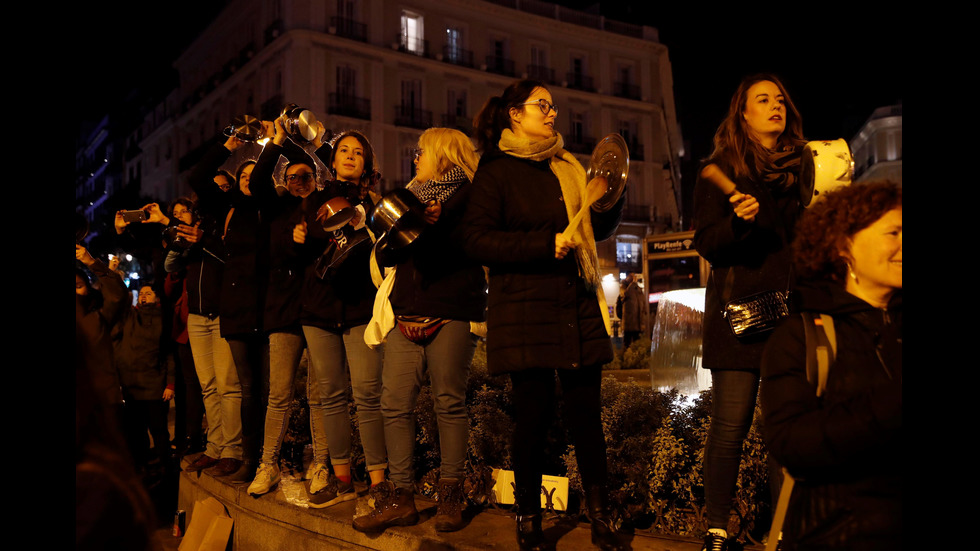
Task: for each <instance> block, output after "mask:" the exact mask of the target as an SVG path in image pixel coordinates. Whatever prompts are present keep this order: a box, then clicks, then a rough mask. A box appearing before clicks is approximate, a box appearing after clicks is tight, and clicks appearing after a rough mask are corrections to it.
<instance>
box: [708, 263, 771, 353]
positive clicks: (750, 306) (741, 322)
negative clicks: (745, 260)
mask: <svg viewBox="0 0 980 551" xmlns="http://www.w3.org/2000/svg"><path fill="white" fill-rule="evenodd" d="M711 275H712V277H714V271H712V273H711ZM734 281H735V270H733V269H729V270H728V276H727V277H726V278H725V287H724V289H723V291H722V300H727V299H728V297H729V296H731V294H732V286H733V284H734ZM786 285H787V290H786V291H762V292H760V293H755V294H752V295H748V296H746V297H742V298H739V299H735V300H729V301H727V302H726V303H725V307H724V308H723V309H722V313H721V316H722V317H723V318H725V319H726V320H728V326H729V327H730V328H731V330H732V334H733V335H735V337H736V338H740V339H743V338H749V337H754V336H758V335H763V334H765V333H768V332H770V331H772V330H773V329H775V328H776V327H777V326H778V325H779V323H780V321H782V319H783V318H785V317H786V316H788V315H789V302H788V299H789V281H787V282H786Z"/></svg>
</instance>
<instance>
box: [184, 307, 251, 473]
mask: <svg viewBox="0 0 980 551" xmlns="http://www.w3.org/2000/svg"><path fill="white" fill-rule="evenodd" d="M187 338H188V340H189V341H190V344H191V353H192V354H193V355H194V368H195V369H196V370H197V378H198V380H199V381H200V382H201V394H202V396H203V398H204V415H205V417H206V418H207V420H208V445H207V450H206V451H205V453H207V454H208V456H209V457H213V458H215V459H225V458H231V459H241V458H242V387H241V384H240V383H239V382H238V372H237V371H236V370H235V362H234V361H233V360H232V358H231V348H230V347H229V346H228V341H226V340H225V339H223V338H221V327H220V322H219V320H218V318H217V317H215V318H214V319H209V318H207V317H205V316H200V315H197V314H190V315H189V316H188V317H187Z"/></svg>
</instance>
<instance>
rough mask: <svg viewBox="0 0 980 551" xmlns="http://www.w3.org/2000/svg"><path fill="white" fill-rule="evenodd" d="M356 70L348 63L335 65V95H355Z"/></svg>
mask: <svg viewBox="0 0 980 551" xmlns="http://www.w3.org/2000/svg"><path fill="white" fill-rule="evenodd" d="M356 84H357V72H355V71H354V68H353V67H351V66H350V65H338V66H337V95H338V96H341V97H348V98H352V97H354V96H356V95H357V86H356Z"/></svg>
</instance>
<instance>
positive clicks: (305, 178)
mask: <svg viewBox="0 0 980 551" xmlns="http://www.w3.org/2000/svg"><path fill="white" fill-rule="evenodd" d="M313 178H314V176H313V173H312V172H306V173H303V174H290V175H288V176H286V182H287V183H290V184H293V183H296V180H301V181H302V182H303V183H306V182H312V181H313Z"/></svg>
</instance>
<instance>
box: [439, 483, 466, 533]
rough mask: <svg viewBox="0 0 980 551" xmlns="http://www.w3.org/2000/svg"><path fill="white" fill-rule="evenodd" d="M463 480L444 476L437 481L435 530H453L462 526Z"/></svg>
mask: <svg viewBox="0 0 980 551" xmlns="http://www.w3.org/2000/svg"><path fill="white" fill-rule="evenodd" d="M465 506H466V496H464V495H463V481H462V480H457V479H455V478H446V479H442V480H440V481H439V508H438V509H437V512H436V521H435V526H436V532H455V531H457V530H460V529H462V528H463V526H464V523H463V508H464V507H465Z"/></svg>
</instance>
